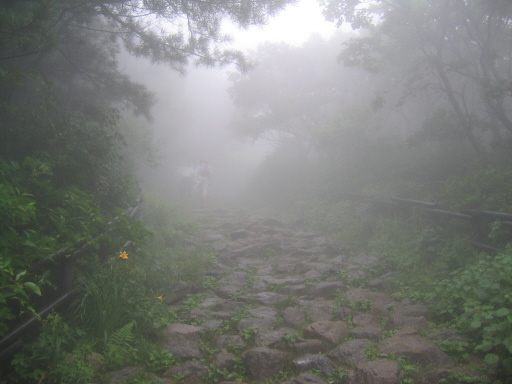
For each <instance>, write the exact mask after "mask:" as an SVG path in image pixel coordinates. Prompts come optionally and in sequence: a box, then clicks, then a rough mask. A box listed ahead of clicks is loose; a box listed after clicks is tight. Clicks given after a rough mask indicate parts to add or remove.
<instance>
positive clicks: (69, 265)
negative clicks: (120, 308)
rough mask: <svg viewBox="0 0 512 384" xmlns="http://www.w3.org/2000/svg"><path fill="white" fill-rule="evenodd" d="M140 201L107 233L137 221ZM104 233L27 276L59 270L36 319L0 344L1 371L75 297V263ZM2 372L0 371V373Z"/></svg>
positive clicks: (24, 322) (54, 256)
mask: <svg viewBox="0 0 512 384" xmlns="http://www.w3.org/2000/svg"><path fill="white" fill-rule="evenodd" d="M141 205H142V199H141V198H140V197H139V198H137V199H136V200H135V202H134V205H133V206H132V207H130V208H128V209H127V210H126V211H124V212H123V213H122V214H121V215H119V216H117V217H115V218H114V219H112V220H111V221H110V222H108V223H107V225H108V229H107V231H106V233H108V232H111V231H112V230H113V224H114V223H115V222H116V221H117V220H118V219H119V218H120V217H122V216H128V217H129V218H130V219H136V218H137V217H138V214H139V212H140V208H141ZM104 235H105V233H103V234H101V235H99V236H96V237H95V238H93V239H90V240H88V241H82V242H79V243H78V244H74V245H73V246H69V247H66V248H63V249H61V250H59V251H57V252H55V253H54V254H52V255H50V256H48V257H46V258H45V259H43V260H41V261H38V262H37V263H35V264H34V265H33V266H32V267H31V268H30V270H29V272H31V273H34V274H38V273H41V272H44V271H46V270H51V269H58V272H59V275H60V276H58V277H57V279H56V280H57V281H58V286H57V287H56V292H55V293H54V294H53V295H48V297H45V296H44V295H43V301H42V302H40V303H39V305H38V307H39V309H37V310H36V315H30V316H29V317H28V318H25V319H23V320H21V321H18V322H15V323H14V325H13V326H12V327H11V330H10V331H9V332H8V333H7V334H6V335H5V336H4V337H3V338H2V339H1V340H0V367H1V368H3V367H2V365H3V364H4V362H5V361H7V360H8V359H9V358H10V357H12V355H14V353H16V352H17V351H19V350H20V349H21V348H22V346H23V341H22V337H23V336H25V335H27V334H32V333H34V332H35V329H36V328H37V327H38V326H39V325H40V324H41V319H43V318H44V317H45V316H46V315H47V314H49V313H51V312H52V311H54V310H58V309H60V308H61V307H62V306H63V305H64V304H66V303H68V302H69V301H70V300H71V299H72V298H73V297H74V296H75V292H74V290H73V288H74V269H75V265H74V264H75V263H74V261H75V260H76V259H77V258H78V257H79V256H81V255H83V254H84V253H85V252H86V251H89V250H90V249H91V248H92V246H93V244H94V243H95V242H97V241H98V240H100V239H101V237H103V236H104ZM130 244H131V240H126V241H125V243H124V245H123V248H126V247H127V246H128V245H130ZM0 372H1V371H0Z"/></svg>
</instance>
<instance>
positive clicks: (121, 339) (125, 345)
mask: <svg viewBox="0 0 512 384" xmlns="http://www.w3.org/2000/svg"><path fill="white" fill-rule="evenodd" d="M134 326H135V322H134V321H131V322H129V323H127V324H126V325H124V326H122V327H121V328H119V329H118V330H116V331H114V332H112V334H110V335H109V337H108V339H107V340H106V342H105V347H104V357H105V362H106V365H107V366H108V367H109V368H110V369H118V368H121V367H123V366H125V365H127V364H128V363H129V362H131V361H133V360H135V358H136V356H137V348H136V347H135V346H134V341H135V333H134Z"/></svg>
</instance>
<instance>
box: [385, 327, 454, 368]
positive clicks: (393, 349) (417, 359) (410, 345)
mask: <svg viewBox="0 0 512 384" xmlns="http://www.w3.org/2000/svg"><path fill="white" fill-rule="evenodd" d="M414 332H415V331H414V330H412V329H410V328H408V329H406V330H405V331H403V332H399V333H397V334H396V335H394V336H392V337H390V338H388V339H386V340H384V341H383V342H382V343H381V344H380V346H379V348H378V352H379V353H387V354H392V353H393V354H395V355H396V356H400V357H403V358H405V359H407V360H408V361H411V362H413V363H416V364H419V365H421V366H422V367H424V368H440V367H451V366H453V365H454V362H453V360H452V359H451V358H450V357H449V356H448V355H447V354H446V353H444V352H443V351H441V350H440V349H439V348H438V347H437V346H435V345H434V344H432V343H430V342H429V341H428V340H426V339H425V338H423V337H421V336H418V335H416V334H414Z"/></svg>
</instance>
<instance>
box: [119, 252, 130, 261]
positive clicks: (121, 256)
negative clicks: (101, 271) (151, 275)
mask: <svg viewBox="0 0 512 384" xmlns="http://www.w3.org/2000/svg"><path fill="white" fill-rule="evenodd" d="M119 257H120V258H121V259H125V260H126V259H127V258H128V253H127V252H126V251H123V252H119Z"/></svg>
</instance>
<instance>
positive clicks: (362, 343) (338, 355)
mask: <svg viewBox="0 0 512 384" xmlns="http://www.w3.org/2000/svg"><path fill="white" fill-rule="evenodd" d="M372 344H373V343H372V342H371V341H370V340H367V339H354V340H349V341H347V342H345V343H343V344H341V345H338V346H337V347H336V348H334V349H333V350H332V351H330V352H329V353H328V354H327V356H328V357H330V358H331V359H332V360H333V361H335V362H337V363H341V364H345V365H351V366H357V365H358V364H359V363H361V362H364V361H366V357H365V355H366V348H368V347H369V346H370V345H372Z"/></svg>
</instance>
